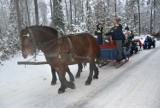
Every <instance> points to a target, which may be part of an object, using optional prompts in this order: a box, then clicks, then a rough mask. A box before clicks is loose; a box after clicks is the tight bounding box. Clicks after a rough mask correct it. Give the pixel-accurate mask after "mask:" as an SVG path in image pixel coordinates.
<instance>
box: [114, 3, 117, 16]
mask: <svg viewBox="0 0 160 108" xmlns="http://www.w3.org/2000/svg"><path fill="white" fill-rule="evenodd" d="M114 5H115V18H116V17H117V0H115V4H114Z"/></svg>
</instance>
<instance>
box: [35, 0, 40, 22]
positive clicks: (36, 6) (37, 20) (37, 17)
mask: <svg viewBox="0 0 160 108" xmlns="http://www.w3.org/2000/svg"><path fill="white" fill-rule="evenodd" d="M34 7H35V19H36V25H39V13H38V2H37V0H34Z"/></svg>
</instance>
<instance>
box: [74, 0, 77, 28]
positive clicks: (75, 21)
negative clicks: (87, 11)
mask: <svg viewBox="0 0 160 108" xmlns="http://www.w3.org/2000/svg"><path fill="white" fill-rule="evenodd" d="M76 5H77V4H76V0H74V23H75V25H76V23H77V20H76V18H77V7H76Z"/></svg>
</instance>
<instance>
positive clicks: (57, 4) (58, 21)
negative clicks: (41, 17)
mask: <svg viewBox="0 0 160 108" xmlns="http://www.w3.org/2000/svg"><path fill="white" fill-rule="evenodd" d="M52 26H53V27H54V28H56V29H58V30H59V31H61V32H64V30H65V24H64V14H63V10H62V5H61V0H53V17H52Z"/></svg>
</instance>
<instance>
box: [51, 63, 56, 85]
mask: <svg viewBox="0 0 160 108" xmlns="http://www.w3.org/2000/svg"><path fill="white" fill-rule="evenodd" d="M51 72H52V81H51V85H55V84H56V82H57V77H56V71H55V69H54V68H53V67H52V66H51Z"/></svg>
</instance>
